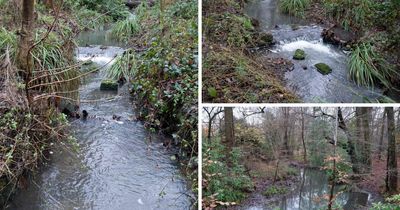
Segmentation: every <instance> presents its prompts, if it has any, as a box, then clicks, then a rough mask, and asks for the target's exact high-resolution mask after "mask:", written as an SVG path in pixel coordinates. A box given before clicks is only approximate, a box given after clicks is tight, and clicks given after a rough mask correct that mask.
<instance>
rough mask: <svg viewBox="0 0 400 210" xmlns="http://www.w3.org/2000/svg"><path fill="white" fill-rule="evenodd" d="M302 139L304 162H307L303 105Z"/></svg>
mask: <svg viewBox="0 0 400 210" xmlns="http://www.w3.org/2000/svg"><path fill="white" fill-rule="evenodd" d="M301 141H302V143H303V152H304V154H303V160H304V163H307V148H306V142H305V139H304V110H303V107H301Z"/></svg>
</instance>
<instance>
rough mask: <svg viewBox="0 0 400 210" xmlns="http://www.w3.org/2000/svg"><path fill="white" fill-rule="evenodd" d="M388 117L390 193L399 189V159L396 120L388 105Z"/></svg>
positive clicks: (387, 185)
mask: <svg viewBox="0 0 400 210" xmlns="http://www.w3.org/2000/svg"><path fill="white" fill-rule="evenodd" d="M385 110H386V117H387V127H388V130H387V136H388V151H387V153H388V154H387V173H386V190H387V191H388V192H389V193H390V194H393V193H396V191H397V159H396V138H395V122H394V112H393V107H386V108H385Z"/></svg>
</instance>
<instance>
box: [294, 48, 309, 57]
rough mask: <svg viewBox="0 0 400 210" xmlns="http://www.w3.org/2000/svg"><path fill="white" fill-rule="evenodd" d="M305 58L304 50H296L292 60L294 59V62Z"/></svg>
mask: <svg viewBox="0 0 400 210" xmlns="http://www.w3.org/2000/svg"><path fill="white" fill-rule="evenodd" d="M305 58H306V53H305V52H304V50H301V49H297V50H296V51H295V52H294V55H293V59H295V60H304V59H305Z"/></svg>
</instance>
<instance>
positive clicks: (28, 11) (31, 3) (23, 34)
mask: <svg viewBox="0 0 400 210" xmlns="http://www.w3.org/2000/svg"><path fill="white" fill-rule="evenodd" d="M34 9H35V0H23V2H22V27H21V31H20V40H19V45H18V53H17V67H18V68H19V69H20V70H21V73H22V74H21V75H22V76H23V78H24V79H25V83H26V84H25V85H26V91H27V90H28V87H27V84H28V82H29V80H30V77H31V74H32V69H33V59H32V56H31V55H29V54H30V53H29V48H30V47H31V46H32V45H33V23H34ZM27 97H28V101H29V102H30V96H29V94H28V91H27Z"/></svg>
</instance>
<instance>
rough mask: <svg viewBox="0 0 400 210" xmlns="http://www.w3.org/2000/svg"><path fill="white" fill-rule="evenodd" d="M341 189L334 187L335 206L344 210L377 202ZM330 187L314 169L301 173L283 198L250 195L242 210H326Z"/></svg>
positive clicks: (360, 194)
mask: <svg viewBox="0 0 400 210" xmlns="http://www.w3.org/2000/svg"><path fill="white" fill-rule="evenodd" d="M344 187H345V186H344V185H336V186H335V195H336V196H337V197H336V199H335V205H336V206H340V207H342V208H343V209H345V210H354V209H368V207H367V206H370V205H371V203H372V202H376V201H380V198H379V196H376V195H372V194H370V193H368V192H348V191H344V190H343V191H342V190H341V189H344ZM330 188H331V186H330V185H329V184H328V177H327V175H326V172H324V171H320V170H316V169H301V170H300V180H299V181H298V183H297V184H296V187H295V188H294V189H293V190H292V191H291V192H290V193H289V194H287V195H285V196H277V198H276V199H275V198H271V199H268V198H266V197H265V196H263V195H260V194H256V195H254V194H253V195H251V196H250V198H249V199H250V200H254V201H256V202H250V203H251V204H247V206H243V207H242V208H241V209H243V210H270V209H280V210H303V209H304V210H314V209H315V210H318V209H326V208H327V205H328V200H327V199H326V196H328V195H329V192H330Z"/></svg>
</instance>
